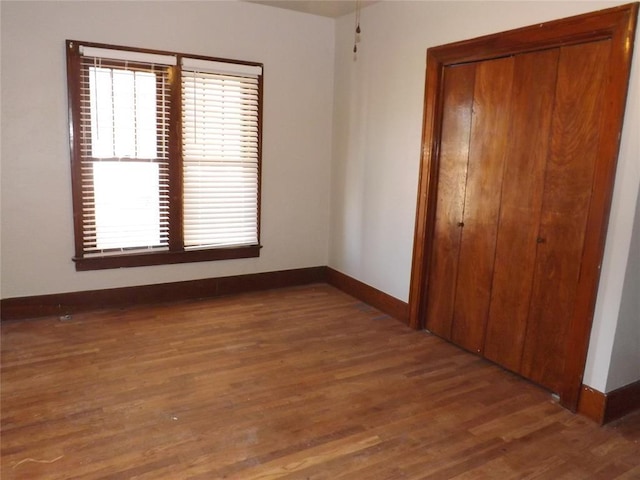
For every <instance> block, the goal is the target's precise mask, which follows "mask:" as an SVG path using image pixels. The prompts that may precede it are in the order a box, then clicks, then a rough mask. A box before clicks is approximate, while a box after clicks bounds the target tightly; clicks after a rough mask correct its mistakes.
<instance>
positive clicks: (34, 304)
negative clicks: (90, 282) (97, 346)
mask: <svg viewBox="0 0 640 480" xmlns="http://www.w3.org/2000/svg"><path fill="white" fill-rule="evenodd" d="M326 271H327V267H324V266H322V267H309V268H299V269H294V270H281V271H276V272H266V273H253V274H248V275H235V276H230V277H219V278H205V279H201V280H189V281H183V282H172V283H161V284H156V285H141V286H135V287H122V288H111V289H106V290H89V291H81V292H71V293H59V294H52V295H38V296H32V297H18V298H7V299H2V300H1V301H0V317H1V318H2V320H20V319H26V318H37V317H45V316H52V315H71V314H74V313H77V312H83V311H90V310H100V309H105V308H119V307H125V306H129V305H141V304H157V303H169V302H177V301H183V300H194V299H197V298H211V297H217V296H221V295H231V294H234V293H245V292H251V291H257V290H268V289H272V288H282V287H291V286H296V285H306V284H310V283H324V282H326Z"/></svg>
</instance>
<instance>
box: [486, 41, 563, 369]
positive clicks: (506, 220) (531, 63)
mask: <svg viewBox="0 0 640 480" xmlns="http://www.w3.org/2000/svg"><path fill="white" fill-rule="evenodd" d="M558 55H559V51H558V49H553V50H545V51H542V52H534V53H528V54H521V55H518V56H517V57H515V67H514V77H513V92H512V97H511V102H510V110H511V113H510V115H511V120H510V124H509V126H508V133H507V134H506V135H507V147H506V149H507V153H506V159H507V160H506V165H505V172H504V181H503V187H502V205H501V208H500V220H499V225H498V237H497V245H496V255H495V264H494V265H495V269H494V274H493V285H492V288H491V304H490V307H489V318H488V321H487V334H486V337H485V344H484V355H485V356H486V357H487V358H489V359H490V360H493V361H495V362H497V363H499V364H500V365H503V366H505V367H507V368H508V369H510V370H512V371H515V372H517V371H519V370H520V362H521V359H522V350H523V345H524V336H525V332H526V327H527V319H528V317H529V302H530V299H531V288H532V281H533V269H534V265H535V255H536V238H537V236H538V225H539V222H540V210H541V207H542V192H543V185H544V178H545V175H544V174H545V168H546V163H547V148H548V146H549V130H550V125H551V116H552V113H553V100H554V95H555V83H556V73H557V68H558Z"/></svg>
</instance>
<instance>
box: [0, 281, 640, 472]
mask: <svg viewBox="0 0 640 480" xmlns="http://www.w3.org/2000/svg"><path fill="white" fill-rule="evenodd" d="M0 327H1V329H2V337H1V341H2V345H1V347H2V351H1V360H2V363H1V372H0V373H1V378H0V381H1V387H2V388H1V392H0V395H1V398H0V400H1V401H2V412H1V417H2V418H1V427H2V432H1V433H2V435H1V454H2V465H1V468H0V476H1V478H2V479H3V480H21V479H25V480H26V479H29V480H33V479H36V480H40V479H42V480H62V479H65V480H73V479H75V480H86V479H129V478H136V479H152V480H158V479H159V480H164V479H166V480H174V479H187V480H195V479H202V480H210V479H223V478H224V479H234V478H235V479H242V480H245V479H276V478H277V479H289V480H291V479H295V480H299V479H313V480H322V479H327V480H335V479H350V480H353V479H355V480H367V479H371V480H377V479H383V480H384V479H390V480H391V479H393V480H396V479H398V480H401V479H410V480H419V479H431V480H433V479H458V480H470V479H474V480H475V479H483V478H487V479H500V480H509V479H513V480H516V479H518V480H519V479H523V478H531V479H534V478H535V479H553V480H556V479H561V478H565V479H570V478H579V479H583V478H619V479H631V478H638V472H639V469H640V422H639V421H638V418H640V417H639V416H637V415H635V414H633V415H630V416H629V417H628V419H629V420H627V419H621V420H619V421H617V422H614V423H613V424H611V425H610V426H606V427H599V426H597V425H596V424H594V423H591V422H590V421H588V420H586V419H584V418H582V417H579V416H575V415H573V414H571V413H570V412H568V411H566V410H564V409H563V408H561V407H560V406H559V405H557V404H556V403H555V402H554V401H553V400H552V399H551V397H550V396H549V394H548V393H547V392H545V391H544V390H542V389H540V388H538V387H536V386H535V385H532V384H531V383H529V382H527V381H526V380H523V379H522V378H520V377H518V376H517V375H514V374H512V373H509V372H506V371H504V370H502V369H501V368H500V367H498V366H496V365H494V364H491V363H489V362H487V361H485V360H483V359H481V358H479V357H477V356H475V355H472V354H469V353H467V352H464V351H462V350H460V349H458V348H456V347H454V346H452V345H450V344H448V343H446V342H444V341H442V340H440V339H439V338H437V337H434V336H432V335H430V334H427V333H425V332H416V331H413V330H411V329H409V328H408V327H406V326H405V325H404V324H402V323H400V322H398V321H396V320H394V319H392V318H390V317H388V316H387V315H384V314H382V313H381V312H380V311H378V310H376V309H374V308H372V307H369V306H368V305H365V304H363V303H362V302H359V301H358V300H356V299H354V298H352V297H350V296H348V295H346V294H344V293H342V292H340V291H338V290H336V289H334V288H333V287H330V286H328V285H324V284H318V285H311V286H304V287H296V288H287V289H280V290H273V291H265V292H258V293H251V294H243V295H238V296H232V297H221V298H217V299H213V300H206V301H192V302H184V303H179V304H173V305H164V306H144V307H132V308H128V309H119V310H111V311H101V312H93V313H83V314H79V315H76V316H74V317H73V318H72V319H71V320H68V321H60V320H59V319H57V318H41V319H33V320H24V321H10V322H3V323H2V324H1V325H0ZM607 474H609V475H611V477H607V476H606V475H607ZM585 475H586V476H585ZM589 475H592V477H589Z"/></svg>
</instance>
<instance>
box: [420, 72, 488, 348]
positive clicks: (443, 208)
mask: <svg viewBox="0 0 640 480" xmlns="http://www.w3.org/2000/svg"><path fill="white" fill-rule="evenodd" d="M475 70H476V66H475V64H468V65H462V66H453V67H448V68H446V69H445V71H444V83H443V88H444V92H443V97H444V98H443V102H444V103H443V109H442V135H441V141H440V156H439V159H438V175H437V179H438V187H437V200H436V209H435V210H436V211H435V223H434V231H433V243H432V247H431V261H430V269H429V280H428V285H427V305H426V313H425V320H424V325H425V327H426V328H427V330H429V331H431V332H433V333H435V334H436V335H439V336H441V337H443V338H446V339H450V338H451V327H452V324H453V311H454V305H455V299H456V288H455V286H456V281H457V278H458V260H459V256H460V240H461V238H462V230H463V228H462V226H461V225H460V224H461V223H462V222H463V220H464V198H465V185H466V181H467V165H468V163H469V137H470V135H471V117H472V108H473V92H474V85H475Z"/></svg>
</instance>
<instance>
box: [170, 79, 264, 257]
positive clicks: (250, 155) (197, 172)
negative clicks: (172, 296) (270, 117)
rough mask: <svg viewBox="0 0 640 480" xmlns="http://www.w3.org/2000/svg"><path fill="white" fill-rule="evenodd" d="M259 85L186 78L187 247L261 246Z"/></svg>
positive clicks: (185, 211) (185, 230)
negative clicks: (259, 242)
mask: <svg viewBox="0 0 640 480" xmlns="http://www.w3.org/2000/svg"><path fill="white" fill-rule="evenodd" d="M257 98H258V81H257V79H255V78H243V77H233V76H229V75H222V74H215V73H206V72H190V71H184V70H183V78H182V108H183V122H182V153H183V181H184V203H183V215H184V245H185V247H186V248H201V247H208V246H229V245H255V244H257V243H258V181H259V177H258V103H257Z"/></svg>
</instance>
